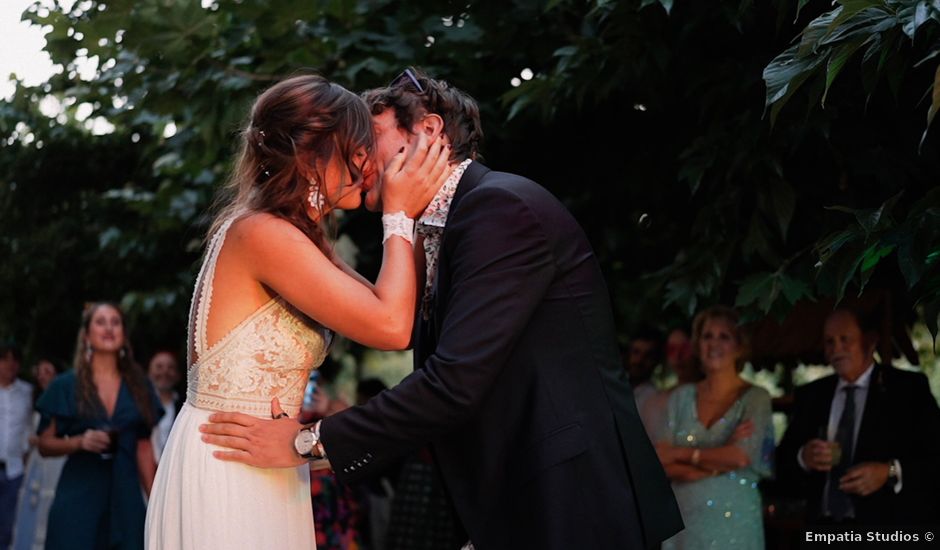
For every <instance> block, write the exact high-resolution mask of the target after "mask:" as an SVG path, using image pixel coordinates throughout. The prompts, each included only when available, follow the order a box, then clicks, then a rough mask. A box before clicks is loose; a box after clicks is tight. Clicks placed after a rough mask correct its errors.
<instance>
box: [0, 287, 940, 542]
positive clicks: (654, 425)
mask: <svg viewBox="0 0 940 550" xmlns="http://www.w3.org/2000/svg"><path fill="white" fill-rule="evenodd" d="M876 322H877V320H873V319H869V318H867V317H865V316H864V315H863V314H861V313H859V312H857V311H853V310H850V309H844V308H843V309H837V310H835V311H833V312H832V313H831V314H830V315H829V317H828V318H827V319H826V322H825V325H824V330H823V335H822V342H823V346H824V350H823V352H824V355H825V357H826V360H827V361H828V362H829V364H830V365H831V366H832V367H833V369H834V371H835V373H834V374H833V375H831V376H828V377H825V378H822V379H819V380H816V381H814V382H812V383H809V384H807V385H805V386H802V387H801V388H798V390H797V392H796V395H795V399H794V401H793V403H792V407H791V409H790V410H789V411H788V412H789V417H790V418H789V423H788V428H787V431H786V433H785V435H784V437H783V440H782V441H781V443H780V445H779V446H775V438H774V428H773V423H772V422H771V399H770V395H769V394H768V393H767V391H765V390H764V389H762V388H760V387H757V386H755V385H753V384H751V383H749V382H747V381H746V380H744V379H743V378H742V377H741V374H740V373H741V369H742V367H743V365H744V364H745V362H746V361H747V359H748V351H749V344H748V337H747V334H746V332H745V331H743V330H742V328H741V323H740V320H739V318H738V315H737V313H736V312H735V311H734V310H733V309H732V308H728V307H724V306H715V307H711V308H709V309H707V310H705V311H702V312H700V313H699V314H698V315H697V316H696V317H695V319H694V320H693V322H692V323H691V327H690V330H687V329H686V328H685V327H679V328H675V329H673V330H672V331H670V332H668V334H667V335H666V336H665V337H663V336H662V335H661V333H660V332H658V331H656V330H653V329H650V328H642V329H640V330H638V331H637V332H636V333H635V334H634V336H633V338H632V339H631V341H630V343H629V345H628V346H627V347H626V348H625V349H624V354H623V357H624V375H625V376H628V377H629V379H630V382H631V385H632V387H633V391H634V394H633V399H634V401H635V403H636V409H637V411H638V414H639V416H640V418H641V420H642V422H643V425H644V427H645V428H646V430H647V433H648V435H649V437H650V439H651V441H652V442H653V443H654V444H655V446H656V450H657V453H658V455H659V458H660V461H661V463H662V466H663V468H664V470H665V472H666V475H667V476H668V477H669V478H670V480H671V481H672V486H673V491H674V492H675V495H676V497H677V500H678V502H679V505H680V509H681V512H682V516H683V520H684V523H685V526H686V527H685V530H683V531H682V532H680V533H679V534H678V535H676V536H675V537H673V538H672V539H669V540H668V541H666V542H665V543H664V545H663V548H677V549H697V548H705V547H721V548H765V547H766V543H765V535H764V532H765V527H764V518H765V517H766V516H767V506H766V504H767V499H768V495H767V494H765V493H766V492H767V491H766V488H767V487H768V485H767V483H766V480H768V479H772V478H774V477H776V478H777V483H776V484H774V485H773V487H775V488H776V489H775V491H776V493H777V494H775V495H773V496H774V498H777V497H781V498H793V499H797V500H798V501H799V502H801V503H802V508H803V510H804V516H803V518H802V519H803V521H805V522H806V523H808V524H824V525H851V524H856V523H861V524H874V525H901V524H905V525H911V524H922V523H930V522H932V521H936V518H937V517H940V510H938V505H937V499H936V498H935V497H936V495H937V494H938V491H940V475H938V474H937V473H936V471H935V464H937V463H940V410H938V407H937V403H936V401H935V400H934V398H933V396H932V395H931V394H930V391H929V388H928V385H927V381H926V378H925V377H924V376H923V375H922V374H919V373H913V372H908V371H902V370H900V369H896V368H894V367H892V366H891V365H889V364H880V363H878V362H876V360H875V347H876V343H877V335H876V332H875V331H873V330H871V327H872V326H876ZM22 360H23V358H22V356H21V353H20V351H19V349H18V348H16V347H15V346H11V345H5V346H0V549H5V548H15V549H16V550H26V549H34V548H50V549H56V548H128V549H130V548H140V547H141V546H142V541H143V535H142V529H143V521H144V510H145V506H146V499H147V495H148V493H149V488H150V484H151V483H152V481H153V475H154V472H155V469H156V467H157V464H158V463H159V459H160V454H161V451H162V449H163V447H164V445H165V444H166V441H167V437H168V436H169V432H170V429H171V428H172V425H173V419H174V418H175V416H176V414H177V413H178V412H179V410H180V408H181V406H182V400H181V391H180V386H181V384H182V383H183V381H184V373H183V369H182V366H181V364H180V361H179V359H178V358H177V356H176V354H175V353H174V352H173V351H170V350H167V349H161V350H158V351H156V352H155V353H154V354H153V355H152V356H151V357H150V358H149V361H147V363H146V368H142V367H140V366H139V365H138V364H137V363H136V362H135V360H134V357H133V354H132V353H131V347H130V345H129V334H128V333H127V330H126V327H125V324H124V317H123V313H122V312H121V310H120V309H119V308H118V307H117V306H116V305H114V304H110V303H96V304H93V305H91V306H89V307H88V308H87V309H86V311H85V312H84V314H83V317H82V324H81V327H80V330H79V334H78V337H77V342H76V350H75V355H74V357H73V361H72V365H71V368H70V369H68V370H65V371H64V372H63V370H64V369H63V368H62V365H59V364H57V363H56V362H54V361H52V360H50V359H48V358H39V359H38V360H36V361H35V363H34V364H33V366H32V367H31V371H30V372H29V373H28V374H29V375H30V377H31V378H32V379H33V380H35V385H31V384H29V383H27V382H25V381H24V380H22V379H20V378H19V375H20V374H21V372H20V371H21V363H22ZM337 370H338V369H337V367H336V365H335V364H332V363H331V362H329V361H328V362H327V363H326V364H324V366H323V367H321V369H320V371H319V372H317V371H315V373H314V375H313V376H312V377H311V382H310V384H309V386H308V391H307V394H306V398H305V401H304V407H303V412H302V413H301V414H302V420H303V421H305V422H309V421H312V420H315V419H318V418H323V417H325V416H328V415H330V414H332V413H335V412H337V411H340V410H342V409H344V408H346V407H348V406H349V404H348V403H347V402H346V401H344V400H343V399H342V398H340V397H338V396H337V395H336V392H335V391H333V390H332V389H331V387H330V384H331V382H332V380H333V379H334V377H335V374H336V372H337ZM22 374H26V373H22ZM385 389H386V387H385V385H384V384H383V383H382V382H381V381H379V380H377V379H368V380H363V381H361V382H360V383H359V385H358V388H357V390H358V391H357V396H356V403H357V404H361V403H364V402H365V401H367V400H368V399H370V398H371V397H373V396H375V395H377V394H378V393H380V392H381V391H384V390H385ZM781 488H786V489H787V490H785V491H783V490H781ZM311 492H312V494H313V500H314V506H313V509H314V516H315V524H316V533H317V535H316V536H317V541H316V542H317V546H318V548H320V549H326V550H329V549H358V548H372V549H377V550H386V549H389V550H393V549H406V548H407V549H410V550H415V549H421V548H428V549H432V548H451V547H452V548H458V547H459V546H460V540H461V536H462V535H461V532H460V527H459V525H458V523H457V520H456V519H455V516H454V515H453V513H452V511H451V510H450V506H449V504H448V501H447V498H446V495H445V493H444V491H443V488H442V487H441V485H440V482H439V480H438V479H437V477H436V475H435V472H434V467H433V463H432V460H431V457H430V456H429V455H428V454H427V453H426V452H422V453H419V454H417V455H415V456H413V457H410V458H407V459H405V460H403V461H402V462H401V463H400V464H398V465H396V466H395V467H394V468H390V469H389V471H388V472H387V474H385V475H383V476H381V477H379V478H378V479H374V480H370V481H369V482H368V483H364V484H361V485H359V486H347V485H344V484H342V483H340V482H338V481H337V480H336V478H335V477H334V476H333V475H332V473H331V472H329V471H316V472H313V473H312V475H311ZM767 542H769V541H767ZM455 544H456V546H455Z"/></svg>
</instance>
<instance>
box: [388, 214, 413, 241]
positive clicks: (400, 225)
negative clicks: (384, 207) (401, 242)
mask: <svg viewBox="0 0 940 550" xmlns="http://www.w3.org/2000/svg"><path fill="white" fill-rule="evenodd" d="M382 234H383V236H382V244H385V241H387V240H388V239H389V238H391V237H392V236H393V235H397V236H399V237H401V238H402V239H405V240H406V241H408V243H409V244H412V245H413V244H415V221H414V220H413V219H411V218H409V217H408V216H407V215H406V214H405V213H404V212H403V211H401V210H399V211H398V212H395V213H393V214H382Z"/></svg>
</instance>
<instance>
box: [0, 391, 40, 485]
mask: <svg viewBox="0 0 940 550" xmlns="http://www.w3.org/2000/svg"><path fill="white" fill-rule="evenodd" d="M32 413H33V386H32V385H31V384H29V383H28V382H24V381H22V380H20V379H19V378H17V379H16V380H15V381H14V382H13V383H12V384H10V385H9V386H7V387H6V388H3V387H0V462H3V463H5V465H6V477H7V479H10V478H15V477H19V476H21V475H23V456H24V455H25V454H26V452H27V451H29V434H30V433H31V432H32V426H33V424H32Z"/></svg>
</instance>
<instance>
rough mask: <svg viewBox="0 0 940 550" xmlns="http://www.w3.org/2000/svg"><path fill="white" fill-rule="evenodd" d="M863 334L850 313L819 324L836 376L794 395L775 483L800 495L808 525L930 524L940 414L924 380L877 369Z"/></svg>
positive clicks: (868, 335) (868, 334) (869, 337)
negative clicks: (798, 488) (793, 487)
mask: <svg viewBox="0 0 940 550" xmlns="http://www.w3.org/2000/svg"><path fill="white" fill-rule="evenodd" d="M865 328H867V327H863V322H862V320H861V316H860V315H859V314H858V313H857V312H854V311H851V310H849V309H837V310H836V311H834V312H833V313H832V314H831V315H830V316H829V317H828V319H827V320H826V323H825V327H824V346H825V355H826V359H827V360H828V361H829V363H830V364H831V365H832V366H833V368H834V369H835V371H836V374H834V375H832V376H828V377H826V378H823V379H821V380H817V381H815V382H812V383H810V384H807V385H806V386H804V387H802V388H799V389H798V390H797V393H796V401H795V403H794V407H793V414H792V416H791V418H790V425H789V427H788V428H787V432H786V434H785V435H784V438H783V441H782V442H781V443H780V448H779V449H778V453H777V463H778V477H779V478H780V480H781V481H783V482H784V485H787V484H791V482H792V486H798V487H800V488H801V489H802V495H803V496H804V497H805V498H806V499H807V511H808V518H807V519H808V520H809V521H810V522H813V523H858V524H917V523H935V522H936V521H937V518H938V517H940V514H938V509H937V498H936V497H937V488H938V480H940V476H938V464H940V410H938V408H937V402H936V401H935V400H934V398H933V396H932V395H931V393H930V389H929V387H928V384H927V378H926V377H925V376H924V375H923V374H919V373H913V372H907V371H902V370H899V369H896V368H893V367H891V366H889V365H878V364H876V363H875V361H874V350H875V345H876V343H877V336H876V333H875V332H874V331H866V330H865Z"/></svg>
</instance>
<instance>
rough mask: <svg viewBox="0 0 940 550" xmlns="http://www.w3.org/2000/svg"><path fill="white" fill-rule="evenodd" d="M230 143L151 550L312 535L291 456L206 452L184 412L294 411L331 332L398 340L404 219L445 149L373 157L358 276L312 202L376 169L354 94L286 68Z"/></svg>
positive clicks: (441, 173) (276, 544)
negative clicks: (247, 460)
mask: <svg viewBox="0 0 940 550" xmlns="http://www.w3.org/2000/svg"><path fill="white" fill-rule="evenodd" d="M241 141H242V143H241V149H240V151H239V154H238V159H237V163H236V166H235V170H234V172H233V175H232V177H231V180H230V183H229V184H228V185H227V190H228V194H227V195H228V199H227V200H226V202H225V203H224V204H225V206H224V208H222V210H221V212H220V214H219V215H218V217H217V218H216V219H215V221H214V223H213V225H212V228H211V230H210V232H209V235H210V237H209V239H208V246H207V250H206V255H205V259H204V262H203V265H202V269H201V271H200V273H199V277H198V278H197V280H196V288H195V291H194V294H193V301H192V306H191V309H190V322H189V351H188V355H189V357H188V361H187V364H188V365H189V368H188V392H187V398H186V403H185V404H184V405H183V408H182V410H181V412H180V414H179V416H178V417H177V419H176V422H175V424H174V426H173V430H172V432H171V434H170V437H169V441H168V442H167V446H166V449H165V451H164V453H163V457H162V459H161V461H160V467H159V469H158V471H157V476H156V480H155V481H154V486H153V491H152V493H151V497H150V503H149V506H148V510H147V525H146V547H147V548H148V549H151V550H157V549H160V550H175V549H229V548H283V549H291V550H298V549H305V548H306V549H313V548H315V546H316V544H315V542H314V526H313V514H312V510H311V504H310V489H309V470H308V468H307V466H306V465H304V466H299V467H296V468H281V469H261V468H255V467H251V466H246V465H243V464H238V463H234V462H224V461H221V460H216V459H214V458H213V457H212V452H213V450H216V449H218V448H217V447H215V448H214V447H212V446H210V445H206V444H205V443H203V442H202V440H201V439H200V433H199V431H198V426H199V424H202V423H204V422H206V419H207V418H208V416H209V414H211V413H212V412H214V411H238V412H242V413H247V414H251V415H254V416H258V417H266V416H267V417H270V414H271V413H270V411H271V402H272V399H274V398H276V399H277V400H279V402H280V405H281V407H282V408H283V410H284V411H285V412H286V413H287V414H289V415H290V416H295V415H296V414H297V412H298V411H299V409H300V405H301V401H302V398H303V391H304V387H305V385H306V381H307V378H308V376H309V373H310V370H311V369H313V368H316V367H317V366H319V365H320V363H321V362H322V361H323V358H324V355H325V354H326V350H327V348H328V346H329V342H330V339H331V334H332V332H333V331H335V332H338V333H340V334H343V335H345V336H346V337H348V338H351V339H353V340H355V341H357V342H360V343H362V344H363V345H366V346H370V347H373V348H378V349H401V348H404V347H406V346H407V344H408V341H409V339H410V335H411V326H412V322H413V317H414V311H415V303H416V290H415V286H416V283H415V281H416V276H415V264H414V251H413V244H412V238H413V237H412V235H413V231H412V229H413V226H414V222H413V220H414V218H415V217H417V215H419V214H420V213H421V212H422V211H423V210H424V208H425V207H426V206H427V204H428V203H429V202H430V200H431V198H432V197H433V195H434V193H435V192H436V190H437V189H438V188H439V187H440V184H441V183H442V181H443V179H444V178H446V173H445V172H446V168H447V156H448V151H447V148H446V147H445V146H444V145H443V143H441V141H440V140H434V143H433V144H431V145H430V146H428V144H427V139H426V137H425V136H421V137H420V138H419V140H418V142H417V143H418V146H417V147H416V148H415V149H414V150H413V151H409V152H408V153H407V154H406V152H405V151H399V153H398V155H396V156H395V157H394V158H393V159H392V160H391V161H390V162H389V165H388V166H387V167H384V170H382V172H383V173H382V176H381V179H382V181H381V196H382V203H383V205H384V215H383V216H382V222H383V227H384V230H385V236H384V238H383V242H384V249H385V252H384V257H383V262H382V268H381V271H380V273H379V276H378V279H377V281H376V282H375V284H372V283H370V282H369V281H367V280H365V279H364V278H362V277H361V276H359V275H358V274H357V273H356V272H355V271H354V270H352V269H351V268H350V267H348V266H347V265H345V264H344V263H343V261H342V260H341V259H340V258H339V257H338V256H336V255H335V254H334V253H333V251H332V249H331V247H330V243H329V241H328V240H327V235H328V228H329V225H328V223H327V222H328V217H329V216H328V213H329V212H330V211H331V210H335V209H352V208H356V207H358V206H359V204H360V202H361V193H362V192H365V191H369V190H370V189H371V188H372V187H373V186H375V185H376V183H377V181H376V180H377V179H378V176H377V173H378V172H379V170H377V169H375V167H374V166H373V165H372V161H371V154H372V151H373V147H374V136H373V130H372V119H371V117H370V115H369V112H368V110H367V108H366V106H365V104H364V103H363V102H362V101H361V100H360V99H359V97H357V96H356V95H354V94H353V93H351V92H349V91H348V90H346V89H344V88H342V87H340V86H338V85H336V84H333V83H331V82H329V81H327V80H326V79H324V78H322V77H319V76H297V77H293V78H290V79H288V80H285V81H283V82H280V83H278V84H276V85H274V86H273V87H271V88H270V89H268V90H267V91H265V92H264V93H263V94H262V95H261V96H259V97H258V99H257V100H256V102H255V104H254V106H253V107H252V109H251V116H250V120H249V122H248V124H247V127H246V128H245V129H244V131H243V132H242V140H241ZM406 157H407V158H406Z"/></svg>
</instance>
